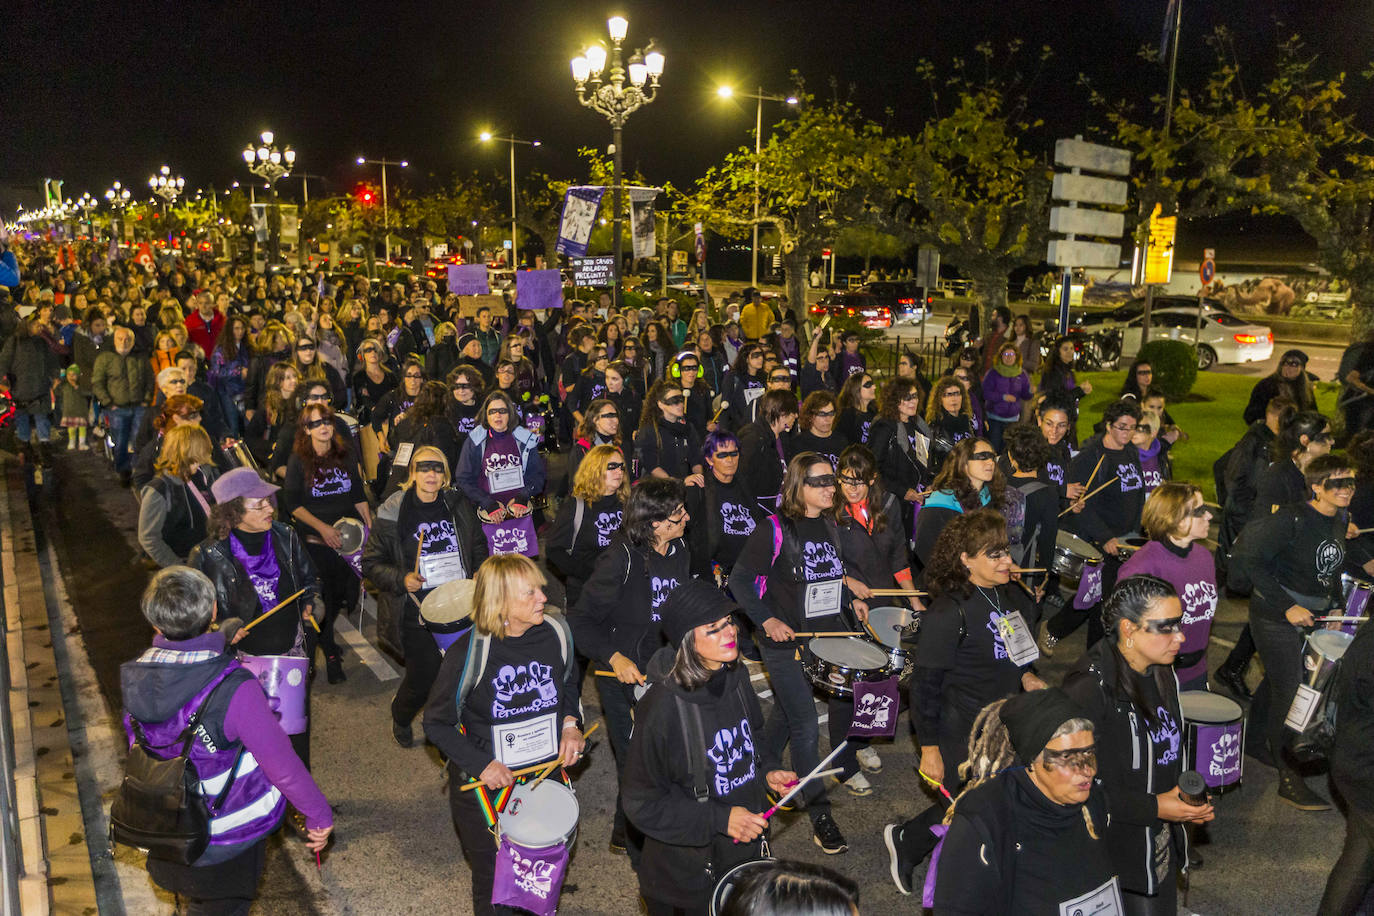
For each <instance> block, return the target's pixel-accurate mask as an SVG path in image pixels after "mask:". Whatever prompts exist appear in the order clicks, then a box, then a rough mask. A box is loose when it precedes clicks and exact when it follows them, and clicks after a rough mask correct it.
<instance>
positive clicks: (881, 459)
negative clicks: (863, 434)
mask: <svg viewBox="0 0 1374 916" xmlns="http://www.w3.org/2000/svg"><path fill="white" fill-rule="evenodd" d="M913 427H914V429H913ZM913 431H914V432H918V433H919V434H921V435H923V436H927V437H929V435H930V430H929V429H928V428H927V427H926V424H925V421H924V420H922V419H921V418H920V417H913V418H912V419H911V420H910V421H909V422H908V423H907V424H906V428H905V430H904V431H903V432H900V433H899V432H898V429H897V421H896V420H875V421H874V423H873V426H872V427H870V428H869V431H868V447H869V448H870V449H872V450H873V457H874V458H876V459H877V461H878V474H879V475H880V476H881V477H882V479H883V488H884V489H885V490H887V492H889V493H892V494H893V495H895V496H896V497H897V498H898V499H904V498H905V497H906V491H907V490H916V491H917V492H919V491H920V490H921V489H922V485H923V484H924V483H925V482H926V481H928V480H930V478H931V472H930V470H929V468H928V467H927V466H926V465H924V464H922V463H921V460H920V457H919V456H918V455H917V454H916V450H915V449H913V448H911V447H910V446H911V440H910V437H909V433H911V432H913ZM904 437H905V439H906V441H905V442H903V441H902V440H903V438H904ZM932 445H933V443H932ZM931 466H932V467H934V466H935V465H931Z"/></svg>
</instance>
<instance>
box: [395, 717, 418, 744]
mask: <svg viewBox="0 0 1374 916" xmlns="http://www.w3.org/2000/svg"><path fill="white" fill-rule="evenodd" d="M391 737H393V738H395V739H396V743H397V744H399V745H400V746H401V747H414V746H415V733H414V732H412V731H411V730H410V723H409V722H407V723H405V724H402V723H400V722H396V721H394V720H393V721H392V723H391Z"/></svg>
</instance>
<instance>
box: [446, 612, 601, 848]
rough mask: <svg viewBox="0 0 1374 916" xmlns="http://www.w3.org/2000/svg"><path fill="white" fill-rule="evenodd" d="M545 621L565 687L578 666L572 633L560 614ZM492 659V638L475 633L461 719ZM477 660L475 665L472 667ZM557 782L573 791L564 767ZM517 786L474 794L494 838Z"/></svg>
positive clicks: (461, 685)
mask: <svg viewBox="0 0 1374 916" xmlns="http://www.w3.org/2000/svg"><path fill="white" fill-rule="evenodd" d="M544 619H545V620H546V621H548V622H549V623H550V624H552V626H553V629H554V632H555V633H557V634H558V649H559V652H560V653H561V654H562V656H563V682H564V684H565V685H566V684H567V683H568V681H570V680H571V679H572V677H573V671H574V669H575V668H576V666H575V665H572V664H569V662H568V658H569V656H570V655H571V654H572V652H571V649H572V631H571V630H570V629H569V627H568V623H567V621H566V620H564V619H563V618H562V617H561V616H560V615H558V614H546V615H545V616H544ZM490 655H491V637H490V636H488V635H486V634H485V633H478V632H476V631H473V633H472V636H471V638H470V639H469V641H468V654H467V656H466V657H465V658H464V660H463V674H462V677H461V678H460V679H459V681H458V696H457V701H458V702H457V707H456V708H457V710H458V715H459V718H460V719H461V717H462V715H463V705H464V704H465V703H466V702H467V699H468V695H469V694H470V693H472V689H473V688H474V687H476V686H477V681H478V680H480V679H481V677H482V674H483V672H485V671H486V669H487V659H488V658H489V657H490ZM474 658H475V659H476V664H474V663H473V660H474ZM458 731H459V732H460V733H461V734H464V735H466V734H467V729H466V728H464V727H463V725H462V723H461V721H460V722H459V724H458ZM535 778H538V777H537V776H535V775H534V774H531V775H529V776H517V777H515V781H516V783H517V784H520V783H525V782H527V781H529V780H530V779H535ZM558 778H559V780H561V781H562V783H563V784H564V785H565V786H568V787H571V786H572V783H571V782H570V781H569V780H568V774H567V771H566V770H564V769H563V768H562V767H559V768H558ZM468 781H469V782H477V779H476V778H474V777H473V776H471V775H470V774H469V775H468ZM512 789H514V786H513V785H512V786H507V787H506V788H504V789H498V790H495V791H493V790H491V789H488V788H487V787H486V786H478V787H477V788H476V789H474V790H473V791H474V792H475V793H476V795H477V801H478V804H479V806H480V807H481V809H482V819H483V820H484V821H486V822H487V830H488V831H490V832H491V834H492V836H493V837H494V836H496V821H497V818H498V816H499V815H500V814H501V812H502V811H504V810H505V809H506V802H508V801H510V794H511V790H512Z"/></svg>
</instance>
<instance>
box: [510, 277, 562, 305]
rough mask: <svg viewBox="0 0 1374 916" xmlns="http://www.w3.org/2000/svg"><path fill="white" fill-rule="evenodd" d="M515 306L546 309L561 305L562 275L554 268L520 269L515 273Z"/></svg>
mask: <svg viewBox="0 0 1374 916" xmlns="http://www.w3.org/2000/svg"><path fill="white" fill-rule="evenodd" d="M515 307H516V308H518V309H526V310H529V309H548V310H549V311H557V310H558V309H561V308H562V307H563V275H562V274H561V273H559V272H558V271H556V270H520V271H516V274H515Z"/></svg>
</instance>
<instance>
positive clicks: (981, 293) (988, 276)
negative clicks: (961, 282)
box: [970, 268, 1007, 328]
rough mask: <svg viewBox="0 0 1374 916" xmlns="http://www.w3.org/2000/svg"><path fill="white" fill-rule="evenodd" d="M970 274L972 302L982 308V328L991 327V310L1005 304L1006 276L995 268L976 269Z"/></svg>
mask: <svg viewBox="0 0 1374 916" xmlns="http://www.w3.org/2000/svg"><path fill="white" fill-rule="evenodd" d="M970 274H971V277H970V279H972V281H973V298H974V301H976V302H978V303H979V304H980V305H982V306H983V327H985V328H987V327H991V326H992V311H993V309H995V308H997V307H998V306H999V305H1006V304H1007V275H1006V273H1004V272H1003V271H1000V270H998V269H997V268H982V269H977V270H973V271H970Z"/></svg>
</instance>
